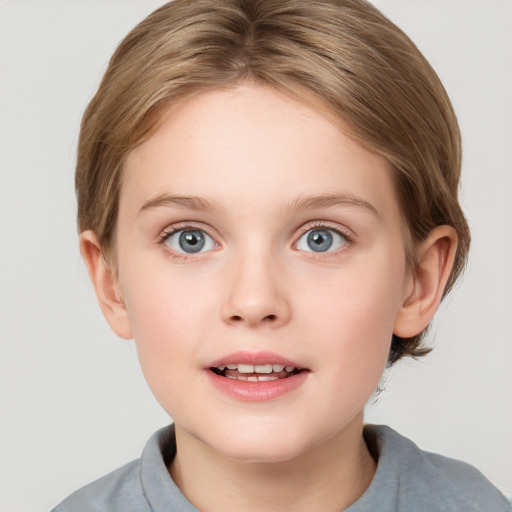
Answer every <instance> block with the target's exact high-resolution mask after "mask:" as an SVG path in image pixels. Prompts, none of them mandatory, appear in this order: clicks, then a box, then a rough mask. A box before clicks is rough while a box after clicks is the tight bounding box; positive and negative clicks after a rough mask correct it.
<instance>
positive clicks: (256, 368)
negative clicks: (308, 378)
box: [210, 363, 306, 382]
mask: <svg viewBox="0 0 512 512" xmlns="http://www.w3.org/2000/svg"><path fill="white" fill-rule="evenodd" d="M210 371H211V372H213V373H214V374H215V375H218V376H220V377H225V378H226V379H234V380H240V381H247V382H269V381H273V380H281V379H287V378H289V377H293V376H294V375H297V374H299V373H301V372H304V371H306V370H305V369H304V368H298V367H296V366H285V365H282V364H272V363H265V364H246V363H235V364H221V365H219V366H212V367H210Z"/></svg>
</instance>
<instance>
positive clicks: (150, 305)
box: [80, 84, 456, 512]
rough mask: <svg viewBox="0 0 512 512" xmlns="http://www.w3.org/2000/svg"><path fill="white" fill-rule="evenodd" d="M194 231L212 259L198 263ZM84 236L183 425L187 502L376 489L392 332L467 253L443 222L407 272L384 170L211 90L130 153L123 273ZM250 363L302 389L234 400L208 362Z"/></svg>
mask: <svg viewBox="0 0 512 512" xmlns="http://www.w3.org/2000/svg"><path fill="white" fill-rule="evenodd" d="M184 230H185V231H186V230H188V231H189V232H193V233H195V234H197V233H200V234H201V236H202V237H203V239H204V241H205V244H204V247H202V248H201V250H199V251H197V252H190V247H191V246H187V245H186V244H185V245H183V244H182V241H183V240H182V238H180V236H181V234H182V233H183V231H184ZM189 234H190V233H189ZM309 235H319V236H320V238H319V239H318V240H327V242H329V240H330V242H329V243H327V244H326V245H325V246H324V245H321V246H320V248H321V249H322V250H321V251H319V250H318V248H319V246H316V245H315V244H314V243H312V241H311V238H310V237H309ZM194 236H195V235H194ZM329 237H331V238H329ZM80 241H81V250H82V254H83V256H84V259H85V261H86V264H87V267H88V270H89V273H90V276H91V279H92V282H93V284H94V286H95V289H96V292H97V296H98V300H99V303H100V306H101V308H102V310H103V313H104V315H105V317H106V319H107V321H108V322H109V324H110V326H111V327H112V329H113V330H114V331H115V332H116V333H117V334H118V335H119V336H121V337H122V338H126V339H129V338H132V337H133V338H134V339H135V342H136V347H137V352H138V355H139V359H140V362H141V366H142V369H143V371H144V374H145V377H146V379H147V381H148V384H149V386H150V388H151V389H152V391H153V393H154V394H155V396H156V398H157V399H158V400H159V402H160V403H161V404H162V406H163V407H164V409H165V410H166V411H167V412H168V413H169V415H170V416H171V417H172V418H173V420H174V422H175V424H176V438H177V445H178V453H177V456H176V458H175V459H174V461H173V463H172V464H171V467H170V468H169V471H170V474H171V475H172V477H173V478H174V480H175V482H176V483H177V485H178V486H179V487H180V489H181V490H182V492H183V493H184V494H185V496H186V497H187V498H188V499H189V501H190V502H191V503H192V504H194V505H195V506H196V507H197V508H198V509H199V510H201V511H204V512H217V511H225V510H244V511H249V512H250V511H252V510H255V511H256V510H258V511H259V510H262V509H263V510H269V511H284V510H290V509H293V510H294V511H298V512H301V511H307V512H310V511H311V510H322V511H326V512H331V511H332V512H339V511H340V510H342V509H344V508H346V507H348V506H350V505H351V504H352V503H354V502H355V501H356V500H357V499H358V498H359V497H360V496H361V495H362V494H363V493H364V491H365V490H366V489H367V488H368V486H369V485H370V483H371V480H372V478H373V476H374V474H375V470H376V462H375V461H374V460H373V458H372V457H371V455H370V453H369V452H368V449H367V447H366V444H365V442H364V439H363V436H362V429H363V409H364V405H365V403H366V402H367V400H368V399H369V397H370V396H371V394H372V392H373V391H374V389H375V387H376V386H377V384H378V382H379V379H380V377H381V374H382V372H383V370H384V368H385V365H386V361H387V356H388V352H389V348H390V342H391V337H392V334H393V333H395V334H397V335H398V336H401V337H410V336H414V335H416V334H417V333H419V332H421V331H422V330H423V329H424V328H425V327H426V326H427V325H428V323H429V321H430V320H431V318H432V316H433V315H434V312H435V311H436V309H437V307H438V305H439V302H440V300H441V297H442V293H443V290H444V287H445V285H446V282H447V279H448V277H449V273H450V270H451V266H452V264H453V259H454V254H455V248H456V235H455V232H454V230H453V229H452V228H450V227H448V226H440V227H438V228H436V229H435V230H434V231H433V232H432V233H431V234H430V235H429V236H428V237H427V239H426V240H425V241H424V242H422V243H421V244H420V245H419V246H418V248H417V252H418V261H419V263H418V266H417V268H415V269H408V268H407V266H406V258H405V251H404V245H403V239H402V225H401V219H400V211H399V207H398V203H397V200H396V197H395V192H394V189H393V186H392V180H391V169H390V168H389V165H388V164H387V162H386V161H385V160H384V159H383V158H382V157H380V156H378V155H376V154H374V153H371V152H369V151H367V150H366V149H364V148H362V147H361V146H360V145H358V144H357V143H356V142H354V141H353V140H352V139H351V138H350V137H349V136H348V135H347V134H346V133H345V132H344V131H342V130H340V128H339V126H336V125H335V124H333V123H332V122H331V121H329V116H325V115H323V114H322V113H321V112H319V111H317V110H315V109H313V108H312V107H310V106H308V105H307V104H305V103H301V102H299V101H297V100H294V99H291V98H290V97H288V96H285V95H284V94H282V93H280V92H277V91H275V90H272V89H270V88H265V87H262V86H256V85H250V84H242V85H239V86H236V87H233V88H231V89H227V90H223V91H215V90H214V91H210V92H204V93H201V94H200V95H196V96H192V97H190V98H188V99H186V100H184V101H182V102H181V103H180V104H178V105H175V106H173V107H172V109H170V110H169V111H168V112H167V113H166V115H165V117H164V118H163V119H162V122H161V123H160V125H159V127H158V129H157V130H156V132H155V133H154V134H153V135H152V136H151V137H150V139H149V140H148V141H146V142H145V143H144V144H142V145H140V146H139V147H137V148H136V149H135V150H133V151H132V153H131V154H130V155H129V157H128V160H127V163H126V169H125V175H124V182H123V186H122V190H121V198H120V208H119V218H118V225H117V237H116V247H115V258H116V261H115V265H114V264H113V262H110V264H107V263H106V262H105V260H104V259H103V258H102V256H101V248H100V246H99V244H98V242H97V238H96V236H95V235H94V233H92V232H90V231H86V232H84V233H82V234H81V237H80ZM196 241H197V240H196ZM113 268H115V271H113V270H112V269H113ZM238 351H244V352H245V353H251V354H254V353H256V354H257V353H268V352H272V353H273V354H278V356H279V357H283V358H287V359H288V360H292V361H294V362H295V363H296V365H297V366H300V368H301V369H305V370H304V372H303V374H302V376H303V377H304V379H303V380H302V381H301V383H300V384H299V385H297V386H296V387H294V388H293V389H291V390H290V391H287V392H285V393H283V394H280V395H279V396H276V397H273V398H270V399H266V400H253V399H251V400H244V399H240V397H234V396H231V395H229V394H226V393H224V392H223V391H222V390H220V389H219V388H217V387H215V386H214V385H212V379H211V376H212V373H211V370H210V369H209V364H210V363H211V362H212V361H222V358H223V357H226V355H227V354H232V353H234V352H238ZM221 379H222V377H221Z"/></svg>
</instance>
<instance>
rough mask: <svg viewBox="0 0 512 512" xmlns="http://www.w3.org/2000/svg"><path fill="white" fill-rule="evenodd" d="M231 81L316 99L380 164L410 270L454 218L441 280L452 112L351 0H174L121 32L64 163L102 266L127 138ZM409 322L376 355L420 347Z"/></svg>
mask: <svg viewBox="0 0 512 512" xmlns="http://www.w3.org/2000/svg"><path fill="white" fill-rule="evenodd" d="M242 81H250V82H253V83H256V84H261V85H264V86H268V87H274V88H276V89H277V90H280V91H283V92H285V93H287V94H290V95H292V96H294V97H296V98H298V99H300V100H302V101H312V102H313V103H314V102H315V101H316V102H318V103H319V104H320V105H322V106H324V107H327V110H328V111H329V113H331V114H332V116H333V117H334V118H335V119H339V120H340V121H341V122H342V123H343V125H344V126H346V127H348V129H349V133H350V136H351V137H352V138H354V139H355V140H356V141H357V142H359V143H360V144H362V145H363V146H364V147H365V148H367V149H369V150H370V151H373V152H375V153H377V154H379V155H382V156H383V157H384V158H385V159H386V160H387V161H388V162H389V163H390V164H391V166H392V169H393V179H394V185H395V190H396V194H397V199H398V202H399V205H400V210H401V212H402V220H403V238H404V247H405V253H406V258H407V264H408V267H409V268H410V269H413V268H414V267H415V265H416V247H417V245H418V244H419V243H420V242H421V241H423V240H424V239H425V238H426V237H427V235H428V234H429V233H430V232H431V231H432V230H433V229H434V228H436V227H437V226H441V225H450V226H452V227H453V228H454V229H455V231H456V233H457V237H458V245H457V253H456V257H455V263H454V266H453V270H452V273H451V275H450V278H449V281H448V284H447V286H446V289H445V294H446V293H448V292H449V290H450V289H451V288H452V287H453V285H454V283H455V282H456V280H457V278H458V277H459V275H460V274H461V272H462V271H463V268H464V266H465V262H466V259H467V253H468V249H469V243H470V235H469V229H468V225H467V222H466V220H465V217H464V214H463V212H462V210H461V208H460V205H459V202H458V197H457V194H458V186H459V179H460V170H461V142H460V133H459V128H458V124H457V119H456V117H455V114H454V111H453V108H452V106H451V103H450V100H449V98H448V96H447V94H446V91H445V89H444V87H443V85H442V84H441V82H440V80H439V78H438V77H437V75H436V73H435V72H434V70H433V69H432V67H431V66H430V65H429V63H428V62H427V61H426V59H425V58H424V57H423V55H422V54H421V53H420V51H419V50H418V49H417V48H416V46H415V45H414V43H412V41H411V40H410V39H409V38H408V37H407V36H406V35H405V34H404V33H403V32H402V31H401V30H400V29H399V28H398V27H396V26H395V25H394V24H393V23H392V22H391V21H389V20H388V19H387V18H386V17H385V16H384V15H382V14H381V13H380V12H379V11H378V10H377V9H376V8H375V7H373V6H372V5H371V4H370V3H368V2H366V1H365V0H309V1H308V2H304V1H302V0H222V1H220V0H195V1H193V2H192V1H189V0H174V1H173V2H170V3H168V4H166V5H164V6H162V7H161V8H159V9H158V10H156V11H155V12H153V13H152V14H150V15H149V16H148V17H147V18H146V19H145V20H143V21H142V22H141V23H140V24H139V25H137V26H136V27H135V28H134V29H133V30H132V31H131V32H130V33H129V34H128V35H127V36H126V38H125V39H124V40H123V41H122V42H121V44H120V45H119V47H118V48H117V50H116V52H115V53H114V55H113V56H112V59H111V61H110V64H109V66H108V69H107V71H106V73H105V75H104V77H103V79H102V81H101V84H100V86H99V89H98V91H97V93H96V95H95V96H94V98H93V99H92V101H91V102H90V104H89V105H88V107H87V109H86V111H85V113H84V116H83V119H82V125H81V132H80V138H79V144H78V158H77V167H76V191H77V197H78V229H79V231H80V232H82V231H85V230H88V229H90V230H93V231H94V233H95V234H96V236H97V237H98V240H99V243H100V245H101V247H102V251H103V254H104V255H105V258H106V259H107V261H108V262H109V263H110V264H111V266H115V235H116V224H117V216H118V206H119V197H120V191H121V187H122V181H123V168H124V163H125V160H126V158H127V156H128V154H129V153H130V151H131V150H132V149H133V148H134V147H136V146H137V145H139V144H141V143H143V142H144V141H145V140H147V139H148V138H149V136H150V135H151V133H152V132H153V130H154V129H155V127H156V126H157V125H158V122H159V120H160V119H161V118H162V114H163V113H164V112H165V111H166V109H167V108H168V107H169V106H170V105H173V104H175V103H176V102H178V101H180V100H181V99H183V98H185V97H188V96H190V95H191V94H195V93H199V92H201V91H205V90H211V89H216V88H217V89H218V88H225V87H232V86H234V85H237V84H239V83H240V82H242ZM423 335H424V333H420V334H418V335H417V336H414V337H412V338H399V337H396V336H394V337H393V340H392V346H391V352H390V357H389V363H390V365H391V364H393V363H394V362H396V361H397V360H398V359H400V358H401V357H403V356H412V357H419V356H422V355H424V354H426V353H427V352H428V351H429V349H428V348H423V347H422V346H421V341H422V337H423Z"/></svg>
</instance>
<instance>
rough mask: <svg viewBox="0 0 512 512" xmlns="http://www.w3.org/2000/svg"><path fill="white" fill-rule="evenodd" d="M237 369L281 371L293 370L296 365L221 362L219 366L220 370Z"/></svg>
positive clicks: (245, 370) (250, 371)
mask: <svg viewBox="0 0 512 512" xmlns="http://www.w3.org/2000/svg"><path fill="white" fill-rule="evenodd" d="M226 368H227V369H228V370H237V371H238V372H239V373H272V372H275V373H279V372H282V371H283V370H286V371H287V372H291V371H293V370H294V369H295V367H294V366H284V365H283V364H241V363H239V364H221V365H220V366H218V369H219V370H220V371H223V370H225V369H226Z"/></svg>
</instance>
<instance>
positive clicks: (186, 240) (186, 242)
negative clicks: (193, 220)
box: [180, 231, 205, 252]
mask: <svg viewBox="0 0 512 512" xmlns="http://www.w3.org/2000/svg"><path fill="white" fill-rule="evenodd" d="M204 244H205V239H204V235H203V233H202V232H201V231H183V233H181V235H180V247H181V248H182V249H183V250H184V251H185V252H199V251H200V250H201V249H202V248H203V247H204Z"/></svg>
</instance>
